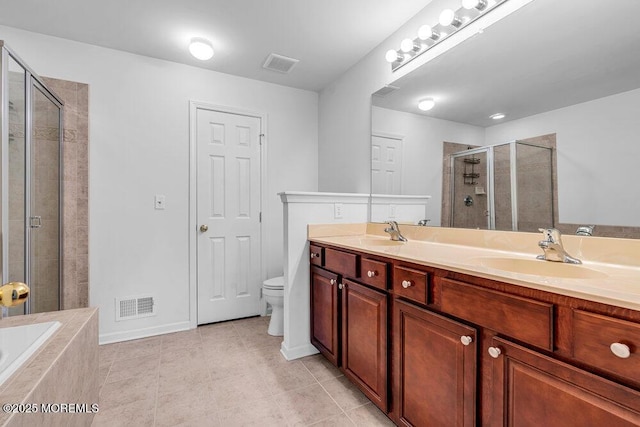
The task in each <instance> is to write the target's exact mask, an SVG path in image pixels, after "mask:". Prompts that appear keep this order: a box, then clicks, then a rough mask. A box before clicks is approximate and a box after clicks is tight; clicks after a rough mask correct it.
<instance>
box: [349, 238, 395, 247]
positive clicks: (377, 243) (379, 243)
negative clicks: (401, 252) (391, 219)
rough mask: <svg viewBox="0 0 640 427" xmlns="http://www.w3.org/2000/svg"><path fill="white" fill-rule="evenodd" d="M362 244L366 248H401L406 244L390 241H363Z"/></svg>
mask: <svg viewBox="0 0 640 427" xmlns="http://www.w3.org/2000/svg"><path fill="white" fill-rule="evenodd" d="M360 243H361V244H363V245H365V246H400V245H403V244H404V243H405V242H400V241H397V240H390V239H361V240H360Z"/></svg>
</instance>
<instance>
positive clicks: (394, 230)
mask: <svg viewBox="0 0 640 427" xmlns="http://www.w3.org/2000/svg"><path fill="white" fill-rule="evenodd" d="M387 224H389V227H387V228H385V229H384V232H385V233H389V235H391V240H395V241H398V242H406V241H407V238H406V237H404V236H403V235H402V234H401V233H400V227H399V226H398V223H397V222H395V221H387Z"/></svg>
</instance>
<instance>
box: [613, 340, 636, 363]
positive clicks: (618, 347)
mask: <svg viewBox="0 0 640 427" xmlns="http://www.w3.org/2000/svg"><path fill="white" fill-rule="evenodd" d="M609 348H610V349H611V353H613V354H615V355H616V356H617V357H619V358H620V359H626V358H628V357H629V356H631V350H630V349H629V346H628V345H626V344H622V343H620V342H614V343H613V344H611V346H609Z"/></svg>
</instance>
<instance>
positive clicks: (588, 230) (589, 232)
mask: <svg viewBox="0 0 640 427" xmlns="http://www.w3.org/2000/svg"><path fill="white" fill-rule="evenodd" d="M594 228H596V226H595V225H581V226H580V227H578V229H577V230H576V235H577V236H593V229H594Z"/></svg>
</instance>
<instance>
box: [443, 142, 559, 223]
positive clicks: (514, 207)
mask: <svg viewBox="0 0 640 427" xmlns="http://www.w3.org/2000/svg"><path fill="white" fill-rule="evenodd" d="M518 144H521V145H527V146H530V147H537V148H544V149H546V150H552V149H551V148H549V147H545V146H543V145H537V144H532V143H530V142H524V141H519V140H517V139H516V140H513V141H507V142H500V143H497V144H492V145H484V146H482V147H477V148H472V149H470V150H465V151H458V152H455V153H453V154H451V167H450V171H451V172H450V173H451V175H450V182H451V185H450V187H451V188H450V196H449V197H450V204H451V214H450V215H451V218H450V221H451V222H450V224H451V226H452V227H453V219H454V214H455V208H454V199H455V177H454V174H455V159H456V158H458V157H464V156H468V155H471V154H480V153H486V154H487V210H488V211H489V215H488V220H487V226H488V227H489V228H488V229H489V230H495V229H496V210H495V168H494V166H495V155H494V148H495V147H501V146H503V145H509V178H510V181H511V184H510V185H511V188H510V191H511V229H512V231H518V173H517V172H518V167H517V166H518V157H517V146H518ZM550 167H553V166H550ZM552 182H553V181H552ZM551 203H552V206H551V211H552V212H553V211H554V209H555V207H554V206H553V197H552V198H551Z"/></svg>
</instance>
